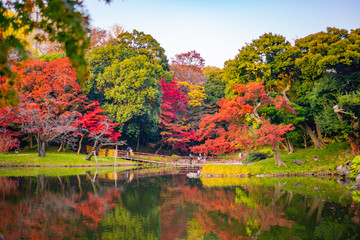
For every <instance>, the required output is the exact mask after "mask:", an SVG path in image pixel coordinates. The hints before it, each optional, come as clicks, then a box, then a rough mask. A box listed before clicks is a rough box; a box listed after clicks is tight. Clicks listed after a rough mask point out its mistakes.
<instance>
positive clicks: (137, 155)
mask: <svg viewBox="0 0 360 240" xmlns="http://www.w3.org/2000/svg"><path fill="white" fill-rule="evenodd" d="M112 157H115V153H114V155H113V156H112ZM117 157H118V158H123V159H127V160H132V161H139V162H148V163H159V164H189V163H191V164H205V163H238V162H239V161H238V160H237V159H231V158H229V157H228V156H205V157H204V156H203V157H202V158H201V159H199V157H198V156H193V157H192V159H190V158H189V157H188V156H167V155H157V154H151V153H141V152H133V154H132V155H130V154H127V153H126V151H124V150H118V153H117Z"/></svg>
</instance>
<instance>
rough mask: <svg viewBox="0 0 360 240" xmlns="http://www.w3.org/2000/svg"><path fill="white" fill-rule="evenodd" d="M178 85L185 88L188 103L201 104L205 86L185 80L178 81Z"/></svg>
mask: <svg viewBox="0 0 360 240" xmlns="http://www.w3.org/2000/svg"><path fill="white" fill-rule="evenodd" d="M178 84H179V85H181V86H184V87H185V88H186V95H187V100H188V105H190V106H192V107H197V106H201V105H202V104H203V102H204V100H205V98H206V95H205V88H204V87H203V86H200V85H191V84H189V83H187V82H185V81H179V82H178Z"/></svg>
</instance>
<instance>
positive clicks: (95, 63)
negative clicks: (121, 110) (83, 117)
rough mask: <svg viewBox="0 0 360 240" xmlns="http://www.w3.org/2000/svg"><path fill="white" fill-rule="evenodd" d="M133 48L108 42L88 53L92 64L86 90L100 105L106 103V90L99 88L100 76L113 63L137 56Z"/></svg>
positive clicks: (88, 58) (90, 97) (91, 98)
mask: <svg viewBox="0 0 360 240" xmlns="http://www.w3.org/2000/svg"><path fill="white" fill-rule="evenodd" d="M137 55H138V54H136V53H135V51H134V50H133V49H130V48H127V47H126V46H123V45H112V44H107V45H106V46H100V47H96V48H93V49H92V50H91V51H90V52H89V53H88V54H87V60H88V62H89V65H90V71H89V72H90V74H89V79H88V80H87V82H86V83H85V86H84V92H85V93H87V95H88V97H89V99H90V100H95V101H98V102H100V105H103V104H104V103H105V101H106V100H105V97H104V92H103V90H102V89H99V86H98V82H99V76H101V75H102V74H103V73H104V71H105V68H107V67H109V66H111V65H112V64H115V63H119V62H122V61H124V60H125V59H129V58H132V57H135V56H137Z"/></svg>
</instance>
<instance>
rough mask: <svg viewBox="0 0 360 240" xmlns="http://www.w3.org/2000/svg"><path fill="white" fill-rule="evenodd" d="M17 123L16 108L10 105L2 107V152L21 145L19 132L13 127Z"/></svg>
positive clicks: (0, 139)
mask: <svg viewBox="0 0 360 240" xmlns="http://www.w3.org/2000/svg"><path fill="white" fill-rule="evenodd" d="M16 123H17V119H16V109H15V108H13V107H10V106H8V107H2V108H0V153H1V152H7V151H9V150H11V149H14V148H17V147H19V145H20V141H19V140H18V139H17V136H18V135H19V133H18V132H17V131H14V130H15V129H13V128H12V127H14V125H15V124H16Z"/></svg>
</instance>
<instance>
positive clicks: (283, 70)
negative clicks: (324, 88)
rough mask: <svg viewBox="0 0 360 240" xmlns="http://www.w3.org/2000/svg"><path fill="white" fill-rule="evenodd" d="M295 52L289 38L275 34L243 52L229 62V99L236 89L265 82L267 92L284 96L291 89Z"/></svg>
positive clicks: (269, 35) (258, 41) (264, 37)
mask: <svg viewBox="0 0 360 240" xmlns="http://www.w3.org/2000/svg"><path fill="white" fill-rule="evenodd" d="M291 48H292V47H291V44H290V43H289V42H288V41H286V40H285V37H283V36H281V35H277V34H272V33H265V34H263V35H262V36H260V37H259V38H258V39H255V40H253V41H252V42H251V43H250V44H247V45H246V46H245V47H243V48H241V50H240V52H239V54H238V55H237V56H236V57H235V59H233V60H229V61H227V62H225V67H224V81H225V83H226V89H225V93H226V96H228V97H229V96H230V97H231V96H233V93H234V92H233V89H232V86H233V85H235V84H245V83H248V82H254V81H255V82H260V81H264V82H265V86H266V87H267V89H272V90H278V91H279V92H280V91H281V90H282V89H283V88H285V87H286V86H287V84H288V82H289V79H288V78H289V75H290V72H291V67H292V66H293V65H294V55H295V53H292V52H291V51H290V50H291ZM280 74H282V75H280ZM280 76H282V79H279V77H280ZM281 80H282V81H281Z"/></svg>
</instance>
